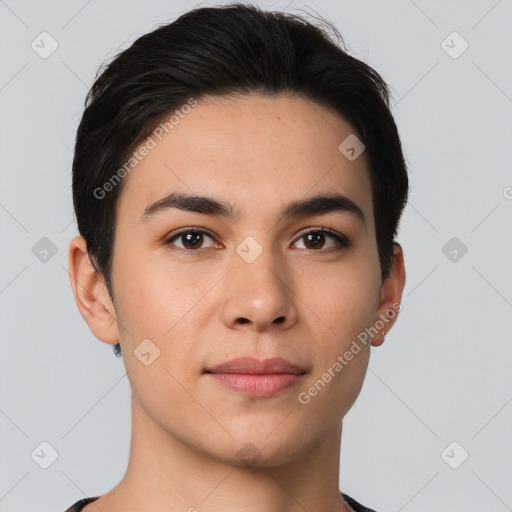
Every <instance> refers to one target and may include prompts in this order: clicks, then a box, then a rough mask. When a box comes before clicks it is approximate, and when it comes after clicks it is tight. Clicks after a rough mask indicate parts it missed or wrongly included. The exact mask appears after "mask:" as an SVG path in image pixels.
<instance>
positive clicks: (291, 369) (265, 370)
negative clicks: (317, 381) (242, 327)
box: [205, 357, 306, 375]
mask: <svg viewBox="0 0 512 512" xmlns="http://www.w3.org/2000/svg"><path fill="white" fill-rule="evenodd" d="M205 372H206V373H243V374H252V375H268V374H272V373H292V374H294V375H301V374H303V373H306V371H305V370H304V369H303V368H301V367H299V366H297V365H295V364H292V363H290V362H289V361H287V360H286V359H283V358H282V357H273V358H271V359H265V360H263V361H260V360H259V359H255V358H254V357H237V358H236V359H230V360H229V361H225V362H224V363H221V364H218V365H215V366H212V367H211V368H206V370H205Z"/></svg>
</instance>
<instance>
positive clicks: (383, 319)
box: [372, 242, 406, 347]
mask: <svg viewBox="0 0 512 512" xmlns="http://www.w3.org/2000/svg"><path fill="white" fill-rule="evenodd" d="M405 279H406V278H405V264H404V254H403V250H402V246H401V245H400V244H399V243H398V242H394V247H393V261H392V265H391V270H390V272H389V275H388V276H387V277H386V279H385V280H384V283H383V284H382V290H381V295H380V302H379V306H378V308H377V311H376V313H375V317H374V320H373V326H374V327H375V328H376V329H377V331H378V332H377V333H376V334H375V335H374V336H373V339H372V345H373V346H374V347H379V346H380V345H382V344H383V343H384V338H385V337H386V334H387V333H388V332H389V331H390V329H391V328H392V327H393V325H394V323H395V322H396V319H397V318H398V313H399V311H400V309H401V306H400V301H401V299H402V292H403V290H404V287H405Z"/></svg>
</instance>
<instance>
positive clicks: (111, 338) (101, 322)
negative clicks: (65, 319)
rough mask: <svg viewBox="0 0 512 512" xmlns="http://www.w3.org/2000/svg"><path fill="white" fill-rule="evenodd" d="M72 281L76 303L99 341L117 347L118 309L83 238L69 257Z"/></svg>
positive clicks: (73, 243)
mask: <svg viewBox="0 0 512 512" xmlns="http://www.w3.org/2000/svg"><path fill="white" fill-rule="evenodd" d="M68 267H69V270H68V272H69V280H70V283H71V288H72V290H73V295H74V296H75V301H76V304H77V306H78V309H79V310H80V313H81V315H82V317H83V318H84V320H85V321H86V322H87V325H89V328H90V329H91V331H92V332H93V334H94V336H96V338H98V339H99V340H101V341H103V342H105V343H109V344H112V345H114V344H116V343H118V342H119V330H118V324H117V316H116V311H115V308H114V305H113V304H112V301H111V299H110V296H109V294H108V290H107V286H106V284H105V280H104V279H103V276H102V275H101V274H96V271H95V270H94V267H93V266H92V264H91V260H90V259H89V254H88V253H87V244H86V241H85V239H84V238H83V237H81V236H77V237H75V238H73V240H71V243H70V245H69V253H68Z"/></svg>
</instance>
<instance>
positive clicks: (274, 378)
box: [205, 357, 306, 398]
mask: <svg viewBox="0 0 512 512" xmlns="http://www.w3.org/2000/svg"><path fill="white" fill-rule="evenodd" d="M205 374H206V375H208V376H209V377H210V378H212V379H214V380H215V381H216V382H218V383H219V384H221V385H223V386H226V387H228V388H230V389H232V390H234V391H237V392H239V393H242V394H244V395H248V396H253V397H260V398H264V397H270V396H274V395H277V394H278V393H280V392H282V391H284V390H285V389H288V388H290V387H292V386H296V385H297V384H299V383H300V382H301V381H302V379H303V377H304V375H305V374H306V371H305V370H304V369H302V368H300V367H299V366H297V365H295V364H292V363H290V362H289V361H287V360H286V359H283V358H281V357H275V358H271V359H265V360H263V361H260V360H258V359H255V358H253V357H239V358H236V359H231V360H229V361H226V362H224V363H221V364H218V365H216V366H213V367H212V368H207V369H206V370H205Z"/></svg>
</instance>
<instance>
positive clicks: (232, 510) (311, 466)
mask: <svg viewBox="0 0 512 512" xmlns="http://www.w3.org/2000/svg"><path fill="white" fill-rule="evenodd" d="M341 431H342V424H341V423H340V424H339V426H338V427H337V428H336V429H335V430H334V431H332V432H330V433H329V434H328V435H326V436H325V438H324V439H322V440H321V441H320V442H319V443H317V444H316V445H315V446H307V447H304V448H303V450H302V452H301V453H299V454H295V455H294V457H293V460H286V461H284V462H282V463H278V464H276V463H275V462H272V463H267V465H265V463H264V462H263V461H262V460H260V461H259V462H258V463H256V464H253V465H252V466H251V465H247V464H245V463H242V462H241V461H236V462H234V461H229V460H226V461H223V460H219V459H218V458H213V457H212V456H211V455H209V454H207V453H205V452H204V451H201V450H199V449H197V447H194V446H190V445H188V444H186V443H184V442H183V441H182V440H180V439H179V438H177V437H175V436H171V435H169V433H168V432H165V431H164V430H162V429H161V428H160V427H159V426H158V425H157V424H155V423H154V422H153V421H152V420H151V419H150V418H149V417H148V416H147V415H146V413H145V412H144V410H143V409H142V408H141V407H140V406H139V405H138V403H137V402H136V400H134V399H133V396H132V438H131V447H130V459H129V463H128V468H127V470H126V473H125V475H124V477H123V479H122V480H121V482H120V483H119V484H118V485H117V486H116V487H115V488H114V489H113V490H112V491H110V492H109V493H108V494H106V495H104V496H102V497H100V499H99V500H98V501H97V502H96V504H97V505H99V506H100V507H101V509H102V510H105V511H108V512H117V511H118V510H119V511H121V510H158V511H164V510H165V511H169V512H171V511H174V510H182V511H187V512H213V511H218V510H220V509H222V510H223V512H238V511H240V510H245V511H248V512H283V511H306V510H326V511H327V510H328V511H329V512H349V511H351V510H352V509H351V508H350V507H349V506H348V504H347V503H346V502H345V501H344V500H343V498H342V496H341V494H340V491H339V453H340V445H341ZM102 504H103V505H104V506H101V505H102ZM92 505H94V504H92Z"/></svg>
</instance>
